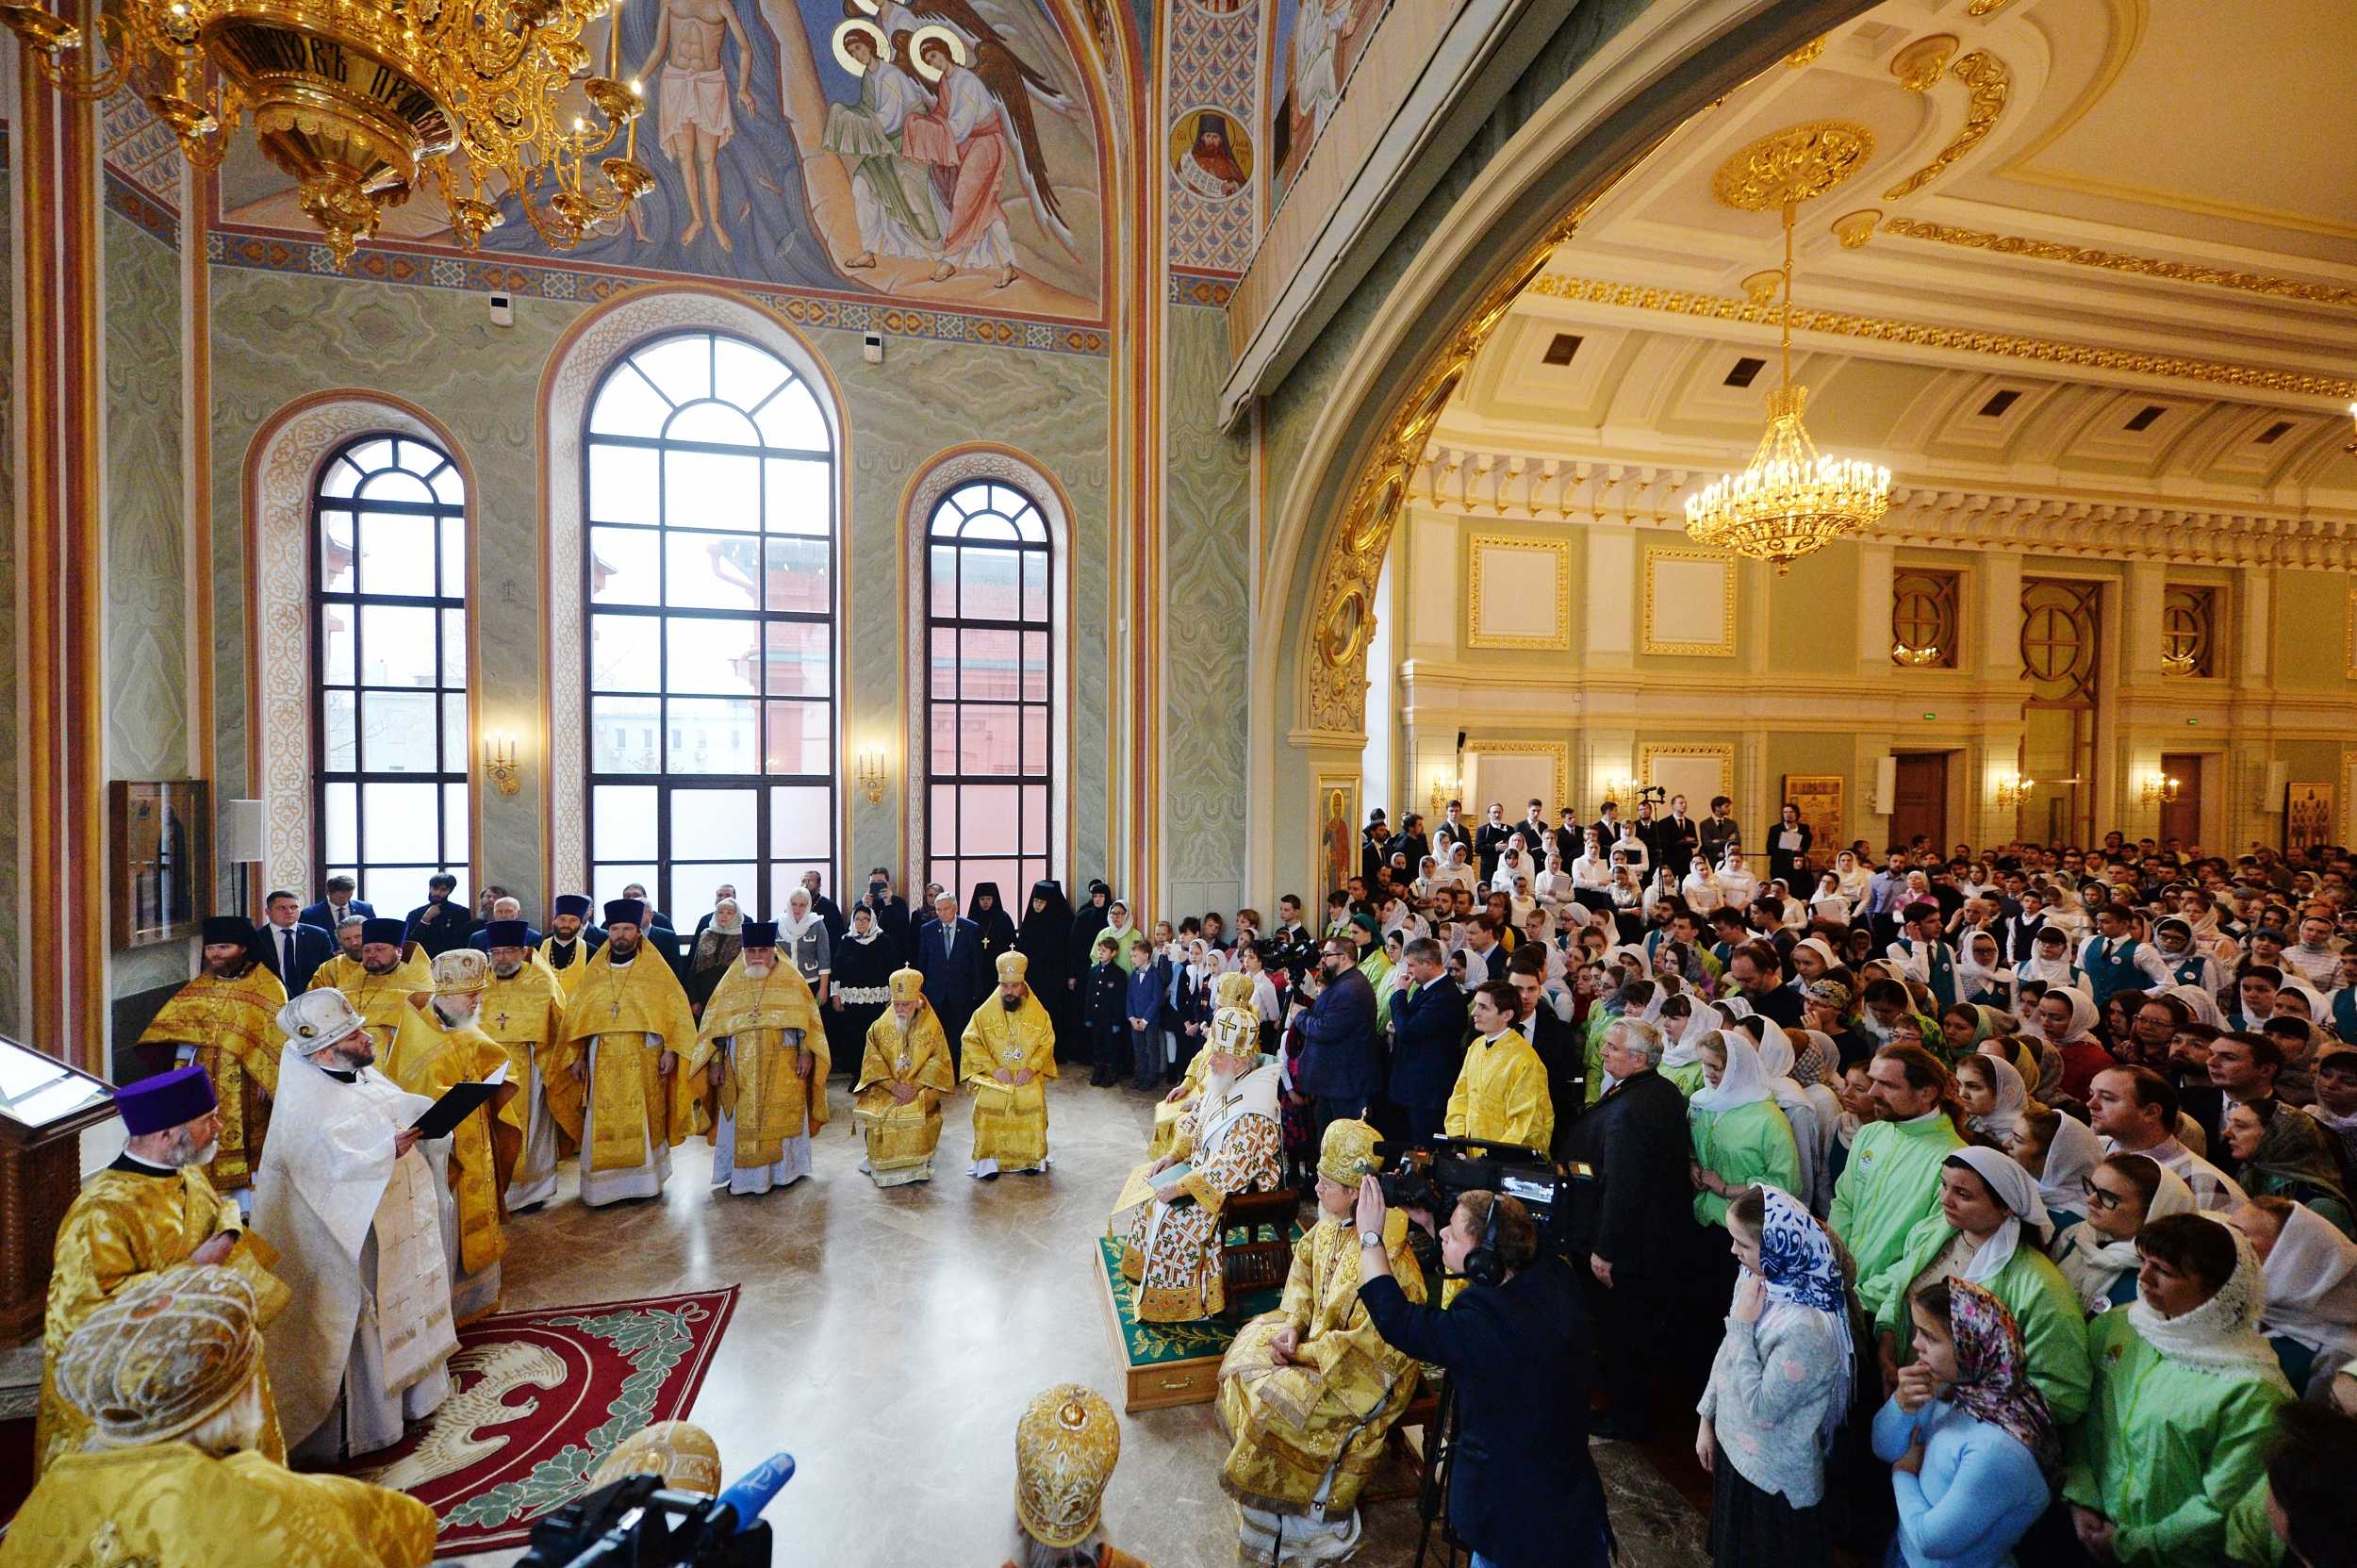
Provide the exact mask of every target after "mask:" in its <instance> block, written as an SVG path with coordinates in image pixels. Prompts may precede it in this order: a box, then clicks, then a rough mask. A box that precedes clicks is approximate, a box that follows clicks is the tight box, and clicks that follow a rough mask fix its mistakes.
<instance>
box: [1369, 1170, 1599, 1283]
mask: <svg viewBox="0 0 2357 1568" xmlns="http://www.w3.org/2000/svg"><path fill="white" fill-rule="evenodd" d="M1376 1151H1377V1152H1378V1153H1381V1154H1382V1155H1383V1156H1384V1160H1385V1163H1386V1164H1388V1165H1389V1166H1390V1167H1391V1168H1390V1169H1388V1170H1386V1171H1384V1172H1383V1174H1382V1175H1380V1176H1378V1177H1376V1183H1377V1184H1378V1185H1380V1186H1381V1187H1382V1189H1383V1201H1384V1203H1385V1205H1386V1206H1388V1207H1390V1208H1393V1209H1422V1210H1424V1211H1425V1212H1426V1213H1429V1214H1430V1215H1431V1216H1432V1221H1433V1223H1434V1224H1435V1225H1445V1224H1447V1223H1448V1217H1449V1215H1450V1214H1452V1213H1456V1212H1457V1200H1458V1199H1459V1198H1460V1197H1464V1196H1465V1195H1466V1194H1467V1193H1498V1194H1501V1195H1503V1196H1505V1197H1511V1198H1514V1199H1516V1200H1518V1201H1519V1202H1520V1203H1521V1204H1522V1206H1523V1207H1524V1208H1525V1209H1527V1210H1528V1211H1529V1212H1530V1218H1531V1223H1532V1224H1534V1225H1536V1226H1537V1227H1538V1228H1539V1245H1540V1246H1541V1249H1544V1248H1547V1247H1548V1246H1554V1247H1555V1249H1556V1250H1557V1251H1558V1253H1559V1254H1560V1253H1563V1252H1564V1242H1563V1239H1562V1238H1563V1237H1564V1235H1565V1234H1566V1232H1567V1231H1568V1230H1569V1226H1568V1224H1567V1223H1558V1222H1567V1221H1568V1220H1569V1217H1570V1204H1569V1202H1568V1199H1569V1197H1570V1188H1571V1183H1572V1182H1574V1181H1577V1180H1586V1179H1589V1178H1591V1177H1592V1176H1593V1175H1594V1172H1592V1171H1591V1170H1590V1169H1589V1168H1588V1167H1587V1166H1586V1165H1584V1164H1571V1165H1558V1164H1556V1163H1555V1162H1554V1161H1552V1160H1550V1159H1548V1158H1547V1156H1546V1153H1545V1151H1544V1150H1542V1149H1536V1148H1525V1147H1521V1146H1520V1145H1517V1144H1502V1143H1493V1142H1492V1141H1490V1140H1489V1139H1486V1138H1434V1139H1431V1140H1429V1141H1428V1142H1425V1143H1417V1144H1409V1145H1408V1146H1407V1147H1405V1148H1402V1149H1400V1150H1399V1151H1397V1152H1396V1153H1393V1152H1392V1151H1391V1150H1390V1149H1389V1147H1387V1146H1386V1145H1383V1144H1377V1145H1376ZM1408 1233H1409V1243H1410V1245H1411V1246H1422V1245H1424V1244H1422V1243H1420V1242H1419V1240H1418V1238H1420V1237H1423V1236H1425V1235H1426V1232H1425V1231H1424V1230H1423V1228H1422V1227H1420V1226H1412V1225H1411V1226H1409V1231H1408ZM1431 1245H1432V1246H1434V1247H1435V1248H1436V1250H1435V1252H1434V1257H1433V1259H1432V1260H1431V1261H1429V1262H1427V1260H1426V1258H1425V1257H1424V1255H1423V1253H1422V1252H1421V1251H1419V1252H1418V1254H1417V1259H1416V1261H1417V1262H1418V1263H1422V1264H1424V1265H1425V1266H1426V1269H1427V1271H1428V1270H1430V1269H1432V1268H1435V1267H1437V1266H1438V1257H1439V1254H1438V1251H1437V1246H1438V1243H1437V1242H1434V1243H1432V1244H1431Z"/></svg>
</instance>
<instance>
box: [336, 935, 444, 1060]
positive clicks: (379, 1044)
mask: <svg viewBox="0 0 2357 1568" xmlns="http://www.w3.org/2000/svg"><path fill="white" fill-rule="evenodd" d="M407 930H408V928H407V927H405V926H404V925H403V924H402V923H401V922H400V921H399V920H396V919H391V918H389V917H387V916H374V915H372V916H369V918H368V919H366V920H365V921H363V922H361V926H360V961H359V968H358V969H357V970H356V971H355V970H354V969H352V968H350V967H349V966H345V965H344V964H343V963H342V962H341V960H340V955H339V956H338V958H337V959H332V960H330V961H329V962H328V963H326V964H322V965H321V966H320V972H319V974H318V975H314V976H312V977H311V989H312V990H314V991H316V990H318V989H319V988H320V976H321V975H325V974H326V973H327V972H328V971H329V970H330V969H335V970H338V971H339V973H340V975H341V978H340V979H338V980H337V981H336V982H334V983H335V986H336V989H337V990H338V991H341V992H342V993H343V994H344V995H345V996H346V997H348V998H350V999H351V1001H352V1010H353V1011H354V1013H357V1014H359V1015H360V1021H361V1022H362V1023H363V1024H365V1025H367V1026H368V1031H369V1038H370V1039H371V1040H372V1041H374V1042H375V1043H376V1054H377V1055H378V1056H379V1057H380V1058H381V1057H383V1056H384V1055H385V1054H386V1053H387V1051H389V1050H391V1049H392V1048H393V1037H394V1036H395V1035H397V1034H399V1033H400V1032H401V1020H402V1018H403V1016H404V1015H406V1014H407V1013H408V1011H409V999H410V998H411V997H413V996H416V995H417V994H418V993H419V992H420V991H430V990H432V989H433V988H434V971H433V969H432V968H431V967H429V966H428V965H427V963H426V958H425V954H424V953H423V952H421V951H418V950H416V949H411V948H410V947H409V946H408V945H407V943H406V940H405V933H406V932H407Z"/></svg>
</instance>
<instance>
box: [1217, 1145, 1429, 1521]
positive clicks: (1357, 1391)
mask: <svg viewBox="0 0 2357 1568" xmlns="http://www.w3.org/2000/svg"><path fill="white" fill-rule="evenodd" d="M1375 1146H1376V1131H1375V1129H1374V1128H1372V1127H1369V1126H1368V1125H1367V1124H1366V1123H1365V1122H1362V1121H1352V1120H1347V1119H1345V1120H1342V1121H1337V1122H1334V1123H1332V1124H1330V1125H1329V1126H1328V1127H1327V1130H1326V1137H1325V1140H1324V1141H1323V1143H1321V1145H1320V1146H1319V1148H1318V1181H1317V1197H1318V1217H1317V1223H1316V1224H1315V1225H1313V1226H1311V1227H1310V1230H1309V1233H1308V1234H1306V1235H1304V1236H1303V1237H1302V1238H1301V1239H1300V1240H1299V1241H1297V1242H1295V1243H1294V1261H1293V1268H1292V1270H1291V1271H1290V1272H1289V1273H1288V1274H1287V1275H1286V1277H1285V1295H1284V1297H1283V1299H1282V1300H1281V1301H1280V1302H1279V1303H1278V1305H1277V1310H1276V1311H1275V1312H1266V1313H1263V1314H1262V1315H1261V1316H1259V1317H1256V1318H1254V1319H1253V1320H1252V1321H1251V1322H1249V1323H1247V1324H1245V1325H1244V1329H1243V1330H1242V1331H1241V1332H1239V1333H1238V1334H1237V1335H1236V1339H1235V1343H1234V1344H1232V1345H1229V1346H1228V1355H1227V1358H1226V1360H1224V1361H1222V1362H1220V1367H1219V1405H1218V1409H1219V1419H1220V1425H1221V1426H1223V1427H1225V1428H1227V1429H1228V1434H1229V1435H1230V1436H1231V1437H1233V1438H1234V1439H1235V1445H1234V1446H1233V1447H1231V1448H1230V1449H1229V1450H1228V1461H1227V1463H1225V1464H1224V1465H1222V1466H1221V1467H1220V1485H1221V1486H1222V1487H1223V1488H1224V1489H1226V1491H1227V1493H1228V1495H1229V1496H1231V1497H1233V1498H1235V1499H1236V1503H1237V1507H1238V1509H1239V1511H1240V1512H1241V1515H1242V1519H1241V1529H1242V1537H1243V1545H1244V1556H1245V1557H1246V1558H1247V1559H1250V1560H1253V1561H1257V1562H1271V1561H1274V1560H1275V1555H1274V1554H1275V1550H1276V1545H1277V1540H1278V1538H1279V1535H1280V1533H1281V1536H1282V1539H1283V1543H1284V1546H1285V1550H1286V1553H1287V1554H1288V1560H1291V1558H1292V1554H1294V1553H1295V1552H1299V1553H1300V1554H1301V1557H1302V1560H1305V1561H1307V1560H1316V1561H1324V1560H1327V1558H1329V1557H1333V1558H1339V1557H1342V1556H1343V1555H1345V1554H1346V1553H1348V1552H1349V1551H1351V1550H1352V1549H1354V1548H1355V1547H1356V1545H1357V1543H1358V1540H1359V1489H1360V1487H1362V1486H1364V1485H1365V1484H1366V1479H1367V1477H1368V1476H1370V1475H1372V1474H1373V1473H1374V1471H1375V1466H1376V1461H1378V1460H1380V1459H1381V1458H1382V1456H1383V1438H1384V1434H1386V1433H1387V1432H1389V1431H1390V1430H1391V1428H1392V1423H1393V1422H1394V1421H1396V1420H1398V1419H1399V1412H1400V1411H1402V1410H1405V1409H1406V1408H1407V1406H1408V1401H1409V1399H1411V1398H1413V1397H1414V1396H1415V1392H1416V1377H1417V1372H1416V1363H1415V1362H1414V1361H1413V1360H1411V1359H1410V1358H1409V1356H1407V1355H1406V1354H1404V1353H1403V1352H1401V1351H1398V1350H1395V1349H1393V1347H1392V1346H1391V1345H1386V1344H1385V1343H1384V1342H1383V1337H1382V1336H1381V1335H1380V1334H1377V1333H1376V1331H1375V1324H1374V1323H1373V1321H1372V1320H1371V1319H1369V1317H1368V1316H1367V1310H1366V1309H1365V1308H1364V1307H1362V1306H1360V1304H1359V1236H1358V1230H1357V1227H1356V1223H1355V1209H1356V1206H1357V1204H1358V1200H1359V1181H1360V1178H1361V1177H1364V1176H1370V1175H1373V1174H1375V1173H1376V1172H1377V1171H1380V1170H1381V1169H1382V1168H1383V1160H1382V1157H1381V1156H1380V1155H1378V1154H1377V1153H1376V1149H1375ZM1383 1250H1384V1254H1385V1256H1386V1257H1388V1258H1389V1259H1390V1261H1391V1265H1392V1273H1393V1277H1395V1278H1396V1279H1398V1280H1399V1285H1400V1289H1401V1290H1403V1291H1405V1292H1406V1293H1407V1296H1408V1299H1409V1300H1410V1301H1418V1302H1420V1301H1422V1300H1423V1299H1424V1294H1425V1292H1424V1274H1423V1271H1422V1270H1420V1269H1419V1268H1418V1267H1417V1266H1416V1261H1415V1258H1414V1257H1413V1256H1412V1255H1411V1254H1410V1253H1409V1250H1408V1217H1407V1215H1406V1214H1404V1213H1401V1212H1400V1211H1398V1210H1396V1209H1394V1210H1393V1211H1392V1213H1391V1214H1390V1216H1389V1217H1388V1218H1387V1219H1386V1220H1385V1221H1384V1227H1383Z"/></svg>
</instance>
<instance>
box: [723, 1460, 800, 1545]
mask: <svg viewBox="0 0 2357 1568" xmlns="http://www.w3.org/2000/svg"><path fill="white" fill-rule="evenodd" d="M793 1478H794V1456H793V1455H792V1454H789V1453H787V1452H786V1451H785V1450H784V1449H783V1448H781V1449H779V1450H778V1451H777V1452H776V1453H774V1454H772V1455H770V1456H769V1457H768V1458H767V1459H766V1460H763V1461H761V1462H760V1463H759V1464H757V1465H755V1466H754V1467H753V1468H752V1469H750V1470H749V1471H747V1472H746V1473H745V1474H744V1475H742V1476H739V1477H737V1478H736V1479H735V1481H733V1483H731V1485H730V1487H729V1489H728V1490H727V1491H726V1492H723V1493H721V1494H720V1495H719V1497H718V1498H717V1500H716V1501H715V1502H714V1503H713V1505H712V1511H711V1512H709V1513H707V1514H705V1515H704V1527H705V1528H706V1529H709V1530H710V1531H712V1533H713V1534H714V1535H719V1536H725V1535H731V1534H733V1533H734V1532H735V1531H737V1530H738V1529H740V1528H742V1527H745V1526H747V1525H750V1524H751V1523H752V1522H753V1521H754V1520H756V1519H758V1518H760V1517H761V1510H763V1509H766V1508H767V1507H768V1506H769V1502H770V1499H771V1498H773V1497H775V1496H777V1494H779V1493H781V1492H783V1491H784V1490H785V1483H786V1482H788V1481H790V1480H792V1479H793Z"/></svg>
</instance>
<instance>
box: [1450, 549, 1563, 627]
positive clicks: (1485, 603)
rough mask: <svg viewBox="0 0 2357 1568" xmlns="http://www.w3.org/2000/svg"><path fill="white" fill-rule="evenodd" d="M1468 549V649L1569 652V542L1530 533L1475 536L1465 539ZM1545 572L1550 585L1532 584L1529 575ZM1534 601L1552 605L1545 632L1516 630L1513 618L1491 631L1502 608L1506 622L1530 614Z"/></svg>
mask: <svg viewBox="0 0 2357 1568" xmlns="http://www.w3.org/2000/svg"><path fill="white" fill-rule="evenodd" d="M1465 548H1466V551H1467V559H1466V567H1465V576H1466V583H1467V590H1466V599H1465V646H1466V647H1468V648H1538V649H1548V650H1554V651H1558V652H1570V651H1571V646H1572V541H1571V540H1570V539H1568V538H1555V539H1549V538H1534V537H1532V536H1529V535H1526V534H1475V535H1473V536H1470V537H1468V538H1467V539H1466V541H1465ZM1492 557H1496V559H1495V560H1492ZM1493 568H1494V572H1493V570H1492V569H1493ZM1542 569H1543V570H1544V571H1546V572H1548V573H1549V574H1550V575H1549V577H1548V580H1547V582H1546V583H1544V584H1543V585H1541V584H1537V583H1535V582H1533V581H1531V579H1530V574H1531V573H1533V572H1536V571H1540V570H1542ZM1493 577H1494V580H1492V579H1493ZM1508 596H1511V599H1512V602H1510V603H1508V604H1505V605H1501V604H1500V601H1501V600H1502V599H1506V598H1508ZM1534 597H1535V598H1537V599H1539V600H1540V601H1541V602H1544V603H1546V604H1547V605H1549V606H1551V610H1552V616H1553V624H1552V625H1551V626H1550V627H1549V628H1548V629H1547V630H1546V631H1544V632H1535V631H1524V630H1518V629H1516V628H1517V627H1518V625H1519V624H1520V623H1519V622H1518V621H1516V620H1513V619H1508V620H1507V621H1506V623H1505V625H1504V627H1503V628H1502V629H1500V630H1496V631H1492V630H1489V629H1488V625H1489V620H1490V619H1491V615H1492V611H1497V610H1501V609H1502V610H1503V611H1504V612H1505V613H1506V614H1507V615H1508V617H1511V616H1514V615H1517V614H1521V613H1526V612H1527V610H1528V609H1529V607H1530V604H1531V601H1532V600H1533V598H1534Z"/></svg>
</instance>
